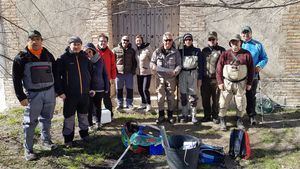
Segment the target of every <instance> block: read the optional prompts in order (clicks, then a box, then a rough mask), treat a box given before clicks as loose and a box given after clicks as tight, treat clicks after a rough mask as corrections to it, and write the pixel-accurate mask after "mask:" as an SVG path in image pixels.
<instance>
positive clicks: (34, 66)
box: [12, 30, 57, 161]
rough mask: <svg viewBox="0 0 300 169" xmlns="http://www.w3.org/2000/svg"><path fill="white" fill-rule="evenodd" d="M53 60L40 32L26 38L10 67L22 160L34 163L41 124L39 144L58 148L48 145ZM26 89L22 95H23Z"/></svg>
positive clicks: (53, 98)
mask: <svg viewBox="0 0 300 169" xmlns="http://www.w3.org/2000/svg"><path fill="white" fill-rule="evenodd" d="M55 69H56V68H55V59H54V57H53V55H52V54H51V53H50V52H49V51H48V50H47V49H46V48H45V47H43V38H42V35H41V33H40V32H39V31H37V30H33V31H30V32H29V34H28V40H27V46H26V47H25V49H24V50H23V51H21V52H20V53H19V54H18V55H17V56H16V57H15V59H14V61H13V66H12V74H13V84H14V90H15V93H16V96H17V98H18V100H19V102H20V104H21V105H22V106H24V107H25V110H24V120H23V128H24V149H25V151H24V157H25V160H27V161H31V160H35V159H37V155H36V154H35V153H34V151H33V144H34V142H33V138H34V130H35V128H36V126H37V124H38V122H39V123H40V124H41V141H42V145H43V147H44V148H46V149H51V150H52V149H55V148H57V145H56V144H53V142H52V141H51V135H50V128H51V120H52V117H53V112H54V108H55V87H54V84H55V73H54V71H55ZM23 88H25V91H26V92H25V93H24V91H23Z"/></svg>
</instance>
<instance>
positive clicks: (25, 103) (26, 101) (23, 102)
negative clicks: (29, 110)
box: [20, 99, 29, 106]
mask: <svg viewBox="0 0 300 169" xmlns="http://www.w3.org/2000/svg"><path fill="white" fill-rule="evenodd" d="M20 103H21V105H22V106H28V104H29V102H28V99H24V100H22V101H20Z"/></svg>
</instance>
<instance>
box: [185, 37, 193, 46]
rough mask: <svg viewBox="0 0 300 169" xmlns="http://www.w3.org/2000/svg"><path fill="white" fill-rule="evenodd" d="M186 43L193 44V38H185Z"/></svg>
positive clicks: (187, 44)
mask: <svg viewBox="0 0 300 169" xmlns="http://www.w3.org/2000/svg"><path fill="white" fill-rule="evenodd" d="M184 44H185V45H186V46H192V44H193V40H192V38H189V37H188V38H185V40H184Z"/></svg>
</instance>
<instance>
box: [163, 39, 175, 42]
mask: <svg viewBox="0 0 300 169" xmlns="http://www.w3.org/2000/svg"><path fill="white" fill-rule="evenodd" d="M164 41H165V42H172V41H173V39H165V40H164Z"/></svg>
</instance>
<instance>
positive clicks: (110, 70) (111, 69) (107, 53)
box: [97, 46, 117, 80]
mask: <svg viewBox="0 0 300 169" xmlns="http://www.w3.org/2000/svg"><path fill="white" fill-rule="evenodd" d="M97 51H98V53H99V55H100V56H101V57H102V58H103V60H104V64H105V67H106V72H107V75H108V79H109V80H112V79H115V78H116V76H117V68H116V58H115V55H114V53H113V52H112V51H111V50H110V49H109V48H108V47H107V48H106V49H99V46H98V47H97Z"/></svg>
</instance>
